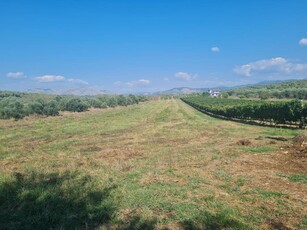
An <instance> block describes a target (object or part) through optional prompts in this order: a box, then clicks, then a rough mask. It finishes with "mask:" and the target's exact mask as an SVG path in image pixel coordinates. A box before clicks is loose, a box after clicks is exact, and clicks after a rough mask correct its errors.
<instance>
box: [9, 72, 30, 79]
mask: <svg viewBox="0 0 307 230" xmlns="http://www.w3.org/2000/svg"><path fill="white" fill-rule="evenodd" d="M6 76H7V77H9V78H16V79H17V78H24V77H26V76H25V74H24V73H23V72H9V73H7V74H6Z"/></svg>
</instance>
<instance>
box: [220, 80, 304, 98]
mask: <svg viewBox="0 0 307 230" xmlns="http://www.w3.org/2000/svg"><path fill="white" fill-rule="evenodd" d="M225 92H226V93H227V94H228V95H229V96H237V97H243V98H261V99H269V98H278V99H294V98H296V99H303V100H307V80H306V79H305V80H291V81H286V82H279V83H278V82H277V83H271V84H258V85H253V86H245V87H240V88H236V89H231V90H226V91H225Z"/></svg>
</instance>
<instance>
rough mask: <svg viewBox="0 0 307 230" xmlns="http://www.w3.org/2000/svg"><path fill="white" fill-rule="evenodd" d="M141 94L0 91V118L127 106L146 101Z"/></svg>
mask: <svg viewBox="0 0 307 230" xmlns="http://www.w3.org/2000/svg"><path fill="white" fill-rule="evenodd" d="M148 99H149V97H146V96H142V95H129V96H124V95H114V96H113V95H112V96H107V95H101V96H95V97H72V96H51V95H43V94H26V93H15V92H0V119H10V118H14V119H16V120H18V119H22V118H23V117H25V116H29V115H32V114H37V115H43V116H58V115H59V112H60V111H72V112H83V111H87V110H88V109H89V108H90V107H93V108H108V107H116V106H127V105H132V104H137V103H139V102H144V101H147V100H148Z"/></svg>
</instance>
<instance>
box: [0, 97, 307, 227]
mask: <svg viewBox="0 0 307 230" xmlns="http://www.w3.org/2000/svg"><path fill="white" fill-rule="evenodd" d="M301 132H302V131H301V130H287V129H280V128H269V127H260V126H250V125H246V124H240V123H235V122H231V121H225V120H220V119H215V118H213V117H210V116H206V115H204V114H203V113H200V112H198V111H197V110H195V109H193V108H191V107H190V106H188V105H186V104H185V103H183V102H181V101H180V100H174V99H172V100H153V101H148V102H146V103H141V104H139V105H132V106H128V107H115V108H109V109H104V110H100V109H95V110H89V111H86V112H83V113H71V112H65V113H64V114H63V116H55V117H42V116H38V117H34V116H31V117H28V118H27V119H22V120H19V121H18V122H17V121H14V120H13V119H11V120H0V229H192V230H193V229H244V230H245V229H305V228H306V227H307V216H306V213H307V205H306V202H307V194H306V189H307V185H306V166H307V165H306V161H305V157H306V155H305V154H306V153H304V151H305V147H304V145H303V144H302V143H304V142H303V141H301V139H302V138H297V141H296V142H295V146H296V145H297V147H295V146H294V145H292V141H291V139H292V137H294V136H296V135H297V134H299V133H301ZM243 137H244V138H243Z"/></svg>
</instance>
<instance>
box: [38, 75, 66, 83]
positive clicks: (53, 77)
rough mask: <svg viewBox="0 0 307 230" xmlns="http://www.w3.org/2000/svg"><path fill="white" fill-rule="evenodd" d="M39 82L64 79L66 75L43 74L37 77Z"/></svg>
mask: <svg viewBox="0 0 307 230" xmlns="http://www.w3.org/2000/svg"><path fill="white" fill-rule="evenodd" d="M35 79H36V80H37V81H38V82H56V81H64V80H65V77H63V76H61V75H43V76H40V77H36V78H35Z"/></svg>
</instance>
